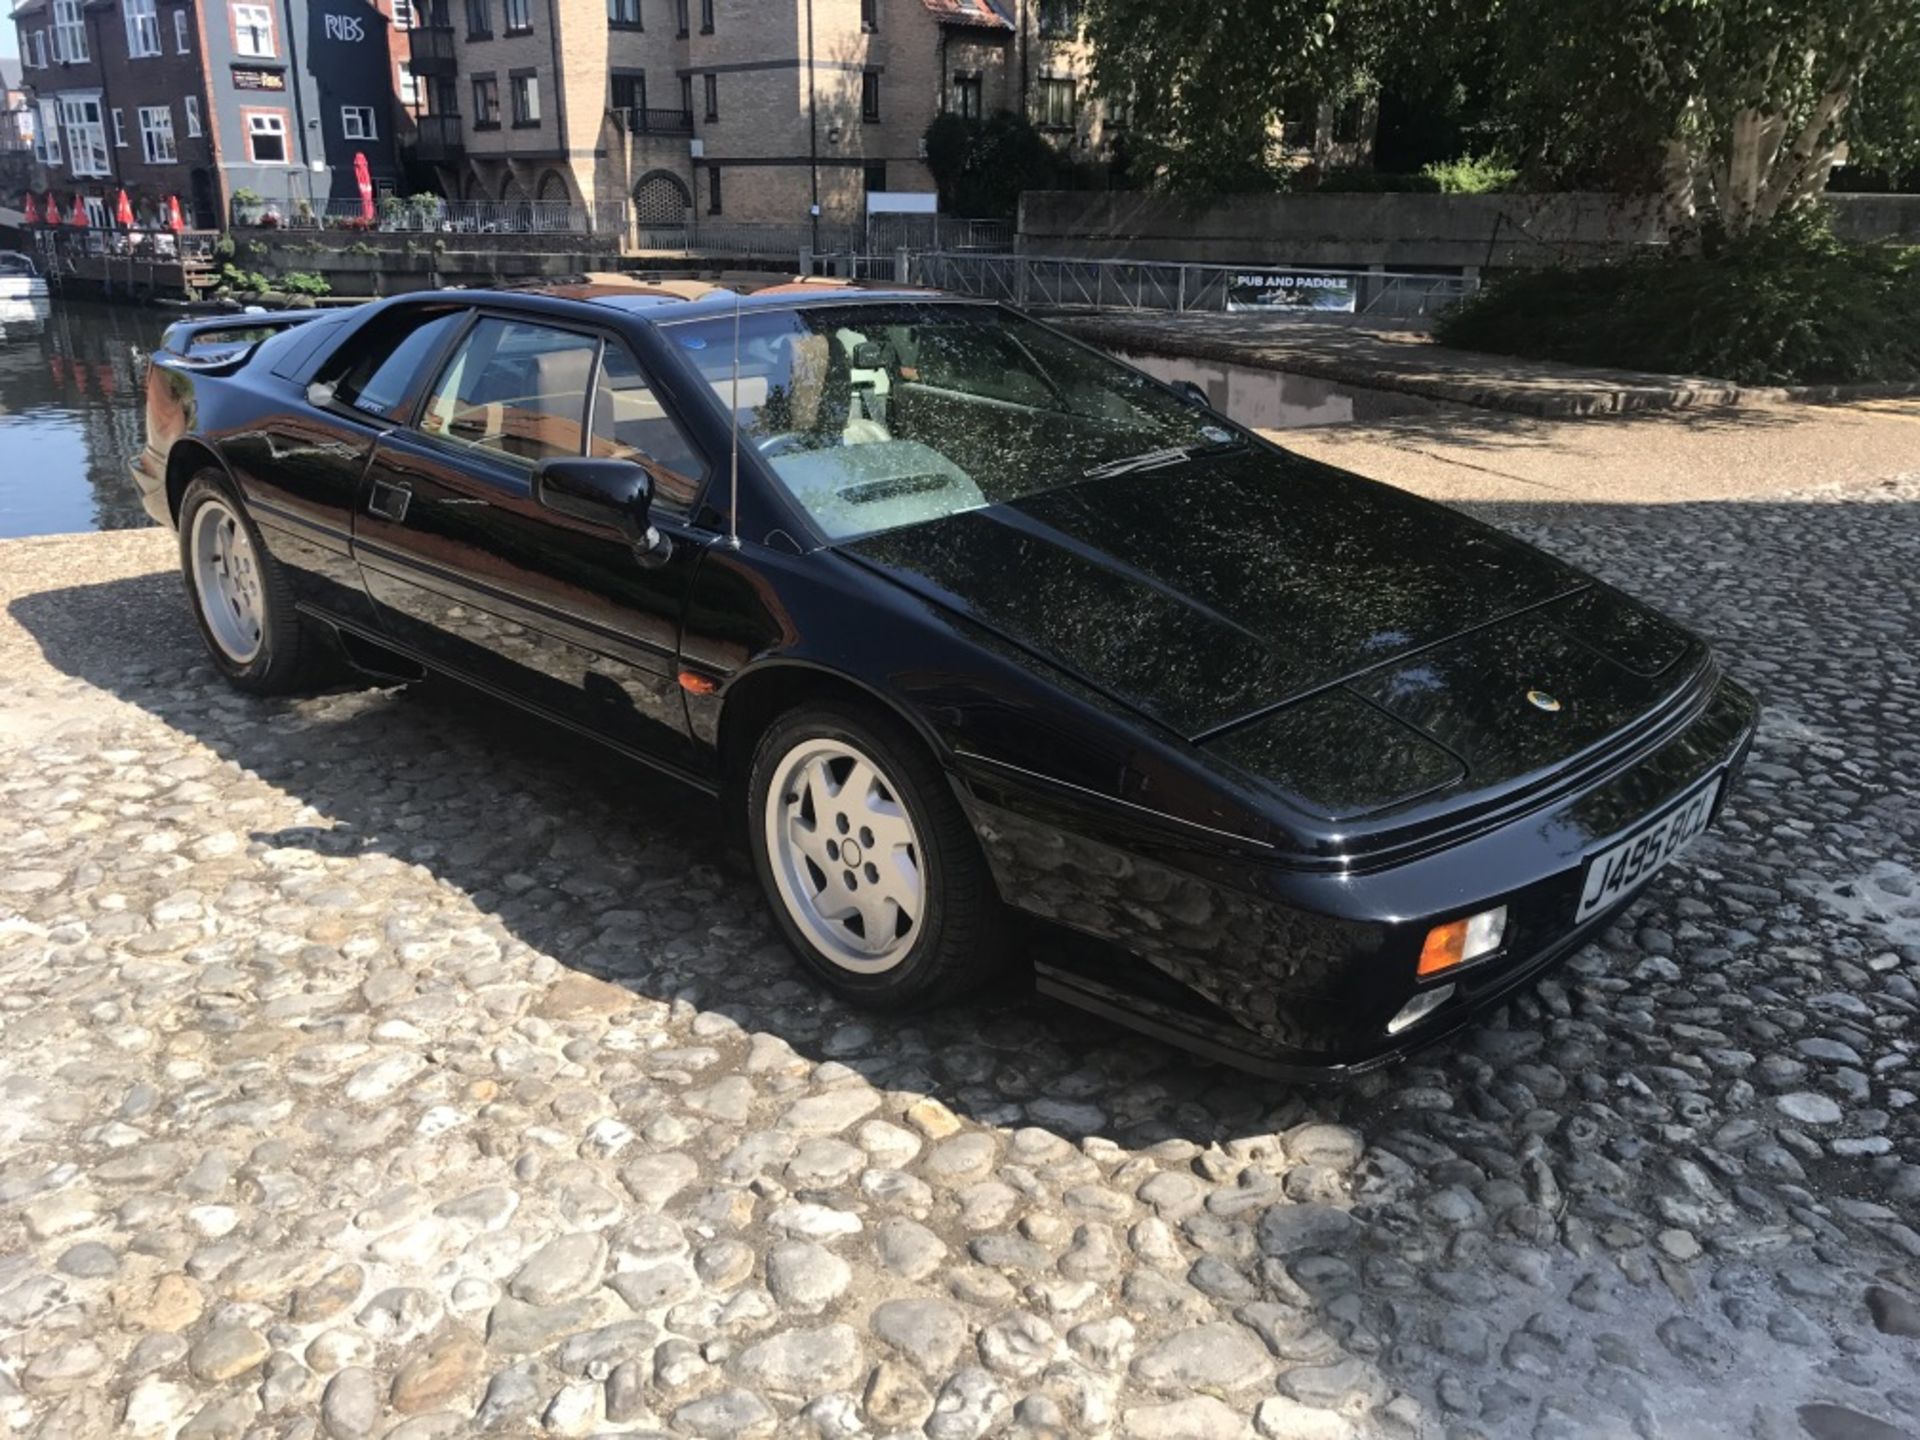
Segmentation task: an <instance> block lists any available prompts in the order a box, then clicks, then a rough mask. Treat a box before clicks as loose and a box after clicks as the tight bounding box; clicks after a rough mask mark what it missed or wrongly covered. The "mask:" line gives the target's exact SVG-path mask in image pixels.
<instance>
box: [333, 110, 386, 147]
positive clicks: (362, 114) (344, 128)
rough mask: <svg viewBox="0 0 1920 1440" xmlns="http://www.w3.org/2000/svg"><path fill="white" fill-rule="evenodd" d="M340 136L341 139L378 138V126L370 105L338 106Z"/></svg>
mask: <svg viewBox="0 0 1920 1440" xmlns="http://www.w3.org/2000/svg"><path fill="white" fill-rule="evenodd" d="M340 138H341V139H343V140H378V139H379V138H380V132H379V127H378V125H377V124H376V123H375V121H374V116H373V107H372V106H371V105H342V106H341V107H340Z"/></svg>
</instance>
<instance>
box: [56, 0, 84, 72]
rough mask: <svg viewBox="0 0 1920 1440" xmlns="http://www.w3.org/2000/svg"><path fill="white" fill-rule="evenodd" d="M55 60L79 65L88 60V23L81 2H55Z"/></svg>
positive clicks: (73, 0) (63, 0) (68, 0)
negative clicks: (82, 16)
mask: <svg viewBox="0 0 1920 1440" xmlns="http://www.w3.org/2000/svg"><path fill="white" fill-rule="evenodd" d="M53 58H54V59H55V60H57V61H64V62H65V63H67V64H69V65H78V64H81V63H83V62H84V61H85V60H86V58H87V22H86V21H85V20H83V19H81V18H80V0H53Z"/></svg>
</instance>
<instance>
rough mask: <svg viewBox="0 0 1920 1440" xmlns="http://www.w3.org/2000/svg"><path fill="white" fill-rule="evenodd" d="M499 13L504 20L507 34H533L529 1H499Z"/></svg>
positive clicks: (531, 9) (531, 6)
mask: <svg viewBox="0 0 1920 1440" xmlns="http://www.w3.org/2000/svg"><path fill="white" fill-rule="evenodd" d="M500 13H501V15H502V16H503V17H504V19H505V20H506V25H507V34H509V35H528V34H531V33H532V32H533V5H532V3H531V0H501V4H500Z"/></svg>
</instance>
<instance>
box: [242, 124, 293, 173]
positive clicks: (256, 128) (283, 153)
mask: <svg viewBox="0 0 1920 1440" xmlns="http://www.w3.org/2000/svg"><path fill="white" fill-rule="evenodd" d="M246 118H247V123H246V135H247V160H248V161H249V162H250V163H251V164H254V165H286V164H289V163H290V162H291V161H292V158H293V144H292V141H291V139H290V138H289V136H288V134H287V117H286V116H285V115H283V114H281V113H280V112H279V111H278V110H252V111H249V112H248V113H247V117H246ZM262 121H270V122H272V123H271V124H262V123H261V122H262ZM256 135H277V136H279V137H280V158H279V159H278V160H262V159H261V158H260V157H259V156H258V155H256V154H255V153H254V150H253V140H254V137H255V136H256Z"/></svg>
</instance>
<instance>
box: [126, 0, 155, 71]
mask: <svg viewBox="0 0 1920 1440" xmlns="http://www.w3.org/2000/svg"><path fill="white" fill-rule="evenodd" d="M121 13H122V14H123V15H124V17H125V19H126V22H127V58H128V59H130V60H143V59H145V58H146V57H147V56H149V55H158V54H159V53H160V12H159V11H157V10H155V9H154V7H153V0H121Z"/></svg>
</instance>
